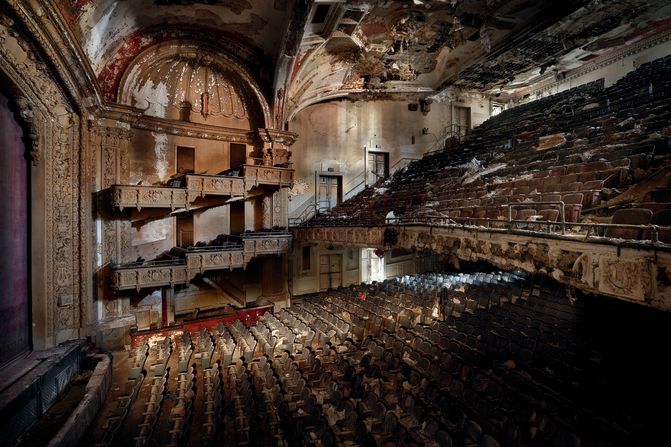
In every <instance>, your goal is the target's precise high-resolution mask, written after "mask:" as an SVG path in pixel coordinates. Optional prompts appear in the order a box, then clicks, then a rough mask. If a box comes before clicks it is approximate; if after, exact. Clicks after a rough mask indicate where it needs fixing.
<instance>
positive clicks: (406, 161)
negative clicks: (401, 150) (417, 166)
mask: <svg viewBox="0 0 671 447" xmlns="http://www.w3.org/2000/svg"><path fill="white" fill-rule="evenodd" d="M421 159H422V157H403V158H399V159H398V160H396V163H394V165H393V166H392V167H391V168H389V175H391V174H393V173H394V172H396V171H398V170H400V169H403V168H405V167H406V166H408V165H409V164H410V163H412V162H413V161H417V160H421ZM401 163H404V166H399V167H398V168H397V166H398V165H400V164H401Z"/></svg>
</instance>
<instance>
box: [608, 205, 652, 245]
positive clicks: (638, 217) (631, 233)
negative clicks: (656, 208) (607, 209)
mask: <svg viewBox="0 0 671 447" xmlns="http://www.w3.org/2000/svg"><path fill="white" fill-rule="evenodd" d="M651 218H652V211H650V210H647V209H644V208H627V209H621V210H617V211H615V214H613V217H612V218H611V221H610V222H611V223H613V224H627V225H648V224H650V219H651ZM605 234H606V237H613V238H621V239H641V236H642V235H643V230H641V229H638V228H610V227H609V228H607V229H606V232H605Z"/></svg>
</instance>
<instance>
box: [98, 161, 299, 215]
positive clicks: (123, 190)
mask: <svg viewBox="0 0 671 447" xmlns="http://www.w3.org/2000/svg"><path fill="white" fill-rule="evenodd" d="M293 181H294V170H293V169H291V168H281V167H275V166H262V165H243V166H242V167H240V168H238V169H233V170H229V171H227V172H226V174H225V175H203V174H186V175H184V176H183V177H179V178H176V179H173V180H171V181H170V184H169V185H166V186H143V185H112V186H111V187H110V200H111V203H112V208H118V209H119V210H121V211H123V210H124V209H125V208H135V209H137V210H138V211H140V210H142V209H143V208H170V209H171V210H175V209H178V208H186V209H188V208H189V206H190V205H191V204H192V203H193V202H194V201H196V199H199V198H201V197H205V196H210V197H212V196H215V197H244V196H245V193H246V192H247V191H249V189H251V188H252V187H254V186H258V185H271V186H278V187H280V188H285V187H286V188H288V187H291V184H292V183H293Z"/></svg>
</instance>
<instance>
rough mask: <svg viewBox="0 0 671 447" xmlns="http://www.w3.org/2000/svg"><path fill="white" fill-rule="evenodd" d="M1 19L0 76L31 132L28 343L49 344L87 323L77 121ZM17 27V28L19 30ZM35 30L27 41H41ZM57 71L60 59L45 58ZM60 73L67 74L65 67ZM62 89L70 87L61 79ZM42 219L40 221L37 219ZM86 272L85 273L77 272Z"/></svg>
mask: <svg viewBox="0 0 671 447" xmlns="http://www.w3.org/2000/svg"><path fill="white" fill-rule="evenodd" d="M10 6H12V7H14V8H15V11H17V13H18V14H19V15H20V17H21V18H22V20H25V22H24V23H23V26H27V27H28V28H29V29H30V30H32V29H34V28H33V27H34V26H35V23H34V21H33V19H34V18H33V17H31V16H30V14H28V12H27V10H26V9H24V8H23V6H25V5H18V4H16V3H14V2H10ZM14 26H15V25H14V23H13V21H12V20H11V19H10V18H9V17H8V16H5V15H3V16H0V71H1V72H2V73H3V74H4V75H5V76H6V77H7V78H8V79H9V80H10V83H11V84H12V86H13V88H12V89H11V90H12V91H13V92H14V93H16V94H17V95H18V101H17V102H18V105H19V109H20V116H21V118H22V119H23V120H24V124H25V125H26V126H27V127H28V128H29V129H30V131H29V134H28V137H29V141H30V146H29V155H30V157H31V160H32V162H33V167H32V170H31V180H32V181H31V188H32V189H33V191H32V195H33V197H34V203H33V213H35V210H38V209H39V210H40V213H37V214H35V216H40V217H35V216H34V218H33V221H32V241H33V246H42V247H43V251H42V252H41V253H33V259H32V265H31V268H32V277H33V279H32V295H33V297H32V299H33V303H32V311H33V344H34V345H35V347H37V348H41V347H48V346H52V345H54V344H56V343H58V342H60V341H64V340H67V339H70V338H74V337H76V336H78V334H79V330H80V329H81V328H82V327H83V326H85V325H86V322H87V321H88V320H89V315H88V312H89V309H88V300H89V299H90V297H89V296H87V295H86V293H87V290H88V287H87V285H86V283H85V281H87V280H86V278H87V277H86V273H90V263H89V257H88V251H87V250H84V249H83V248H84V247H85V243H86V238H87V236H86V234H87V232H88V228H89V222H90V216H86V215H83V214H82V210H83V211H84V213H86V212H87V211H89V210H90V208H89V206H90V205H89V201H90V198H89V197H87V196H86V195H84V196H82V195H81V194H80V187H81V186H83V185H82V183H81V181H80V169H81V168H82V167H85V166H86V163H87V162H86V160H84V159H82V158H81V157H82V156H85V154H86V153H87V151H86V150H82V148H85V144H84V143H83V142H82V139H81V135H82V128H81V122H80V119H79V116H78V115H77V114H75V113H74V112H73V111H72V107H71V104H70V103H69V101H68V99H67V98H66V95H64V94H63V92H62V90H61V89H60V88H59V86H58V84H57V83H56V82H55V81H54V79H53V78H52V71H51V69H50V68H49V67H48V66H47V65H46V64H44V63H43V62H42V61H41V60H40V59H39V58H38V56H37V51H36V50H35V49H34V48H33V46H32V43H31V42H30V41H28V40H26V39H24V38H23V37H22V35H21V33H20V31H19V28H20V27H19V26H17V27H16V28H15V27H14ZM21 29H23V28H22V27H21ZM40 36H42V34H41V33H40V32H38V31H37V30H35V32H34V33H33V34H32V35H31V38H35V39H37V41H38V44H44V45H45V46H46V47H47V51H50V48H51V46H50V44H51V43H47V42H42V41H41V40H40ZM50 62H52V63H53V64H55V66H56V67H57V69H58V67H59V66H60V60H56V61H50ZM64 72H65V70H64ZM66 86H67V87H68V88H72V89H73V90H74V86H73V85H72V84H69V83H68V82H67V81H66ZM41 216H43V218H42V217H41ZM83 272H85V273H83Z"/></svg>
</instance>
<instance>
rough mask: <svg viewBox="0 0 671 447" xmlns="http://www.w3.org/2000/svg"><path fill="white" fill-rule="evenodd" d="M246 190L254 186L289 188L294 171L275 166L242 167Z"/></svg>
mask: <svg viewBox="0 0 671 447" xmlns="http://www.w3.org/2000/svg"><path fill="white" fill-rule="evenodd" d="M242 172H243V176H244V178H245V183H246V187H247V189H249V188H251V187H252V186H256V185H272V186H279V187H280V188H284V187H287V188H288V187H290V186H291V184H292V183H293V181H294V170H293V169H291V168H280V167H276V166H261V165H244V166H243V168H242Z"/></svg>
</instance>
